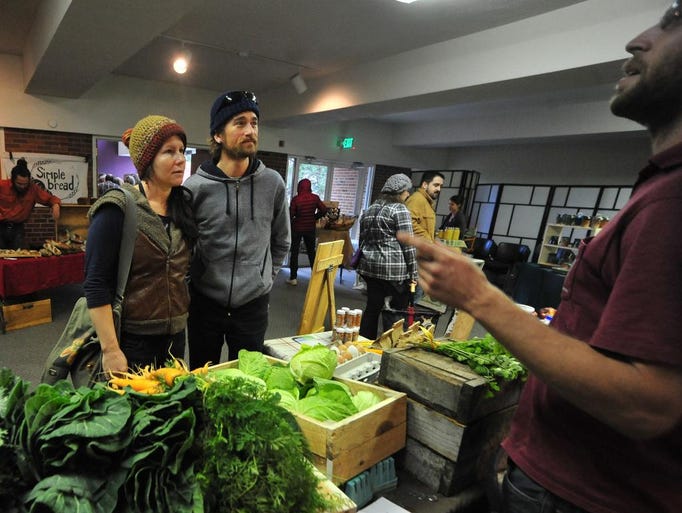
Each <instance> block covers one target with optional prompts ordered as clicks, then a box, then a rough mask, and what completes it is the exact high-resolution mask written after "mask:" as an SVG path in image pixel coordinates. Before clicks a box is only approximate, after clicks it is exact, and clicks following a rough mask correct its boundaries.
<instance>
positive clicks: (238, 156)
mask: <svg viewBox="0 0 682 513" xmlns="http://www.w3.org/2000/svg"><path fill="white" fill-rule="evenodd" d="M257 151H258V143H255V142H254V143H253V150H245V149H243V148H242V147H241V146H240V145H238V144H235V145H233V146H227V145H225V144H223V152H225V154H226V155H227V156H228V157H230V158H231V159H233V160H242V159H245V158H251V157H254V156H255V155H256V152H257Z"/></svg>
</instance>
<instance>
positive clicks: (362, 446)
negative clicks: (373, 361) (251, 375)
mask: <svg viewBox="0 0 682 513" xmlns="http://www.w3.org/2000/svg"><path fill="white" fill-rule="evenodd" d="M268 359H269V360H270V361H271V362H279V363H282V364H284V365H286V364H287V362H285V361H283V360H277V359H275V358H268ZM237 364H238V362H237V361H236V360H235V361H231V362H227V363H223V364H219V365H215V366H213V367H211V369H220V368H229V367H236V366H237ZM334 380H335V381H340V382H342V383H345V384H346V385H347V386H348V387H349V388H350V390H351V391H352V392H353V393H354V394H355V393H357V392H359V391H360V390H368V391H371V392H374V393H376V394H378V395H379V397H381V401H380V402H379V403H377V404H375V405H374V406H372V407H370V408H368V409H366V410H364V411H361V412H360V413H357V414H355V415H352V416H350V417H348V418H346V419H343V420H341V421H338V422H332V421H326V422H321V421H319V420H316V419H313V418H311V417H308V416H306V415H301V414H298V413H294V416H295V418H296V421H297V422H298V425H299V427H300V428H301V431H302V432H303V435H304V436H305V438H306V440H307V441H308V445H309V446H310V450H311V451H312V453H313V463H314V464H315V466H316V467H317V468H318V469H319V470H320V471H321V472H323V473H324V474H325V475H326V476H327V478H328V479H330V480H331V481H332V482H333V483H334V484H341V483H345V482H346V481H348V480H349V479H352V478H353V477H355V476H357V475H358V474H360V473H361V472H363V471H365V470H367V469H368V468H370V467H372V466H373V465H375V464H376V463H378V462H380V461H381V460H384V459H386V458H388V457H389V456H391V455H393V454H395V453H396V452H398V451H399V450H400V449H402V448H403V447H405V438H406V433H407V397H406V394H404V393H402V392H396V391H394V390H389V389H387V388H384V387H380V386H376V385H372V384H369V383H362V382H360V381H352V380H347V379H343V378H334Z"/></svg>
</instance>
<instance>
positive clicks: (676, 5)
mask: <svg viewBox="0 0 682 513" xmlns="http://www.w3.org/2000/svg"><path fill="white" fill-rule="evenodd" d="M681 15H682V11H681V10H680V2H679V0H675V1H674V2H673V3H672V5H671V6H670V7H669V8H668V10H667V11H665V14H663V17H662V18H661V28H666V27H667V26H668V25H670V24H671V23H673V22H674V21H678V20H679V19H680V16H681Z"/></svg>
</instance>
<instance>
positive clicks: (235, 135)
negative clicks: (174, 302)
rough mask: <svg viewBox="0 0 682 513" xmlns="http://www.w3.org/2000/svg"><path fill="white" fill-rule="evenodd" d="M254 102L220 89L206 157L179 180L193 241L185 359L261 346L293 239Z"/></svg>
mask: <svg viewBox="0 0 682 513" xmlns="http://www.w3.org/2000/svg"><path fill="white" fill-rule="evenodd" d="M259 117H260V108H259V106H258V101H257V100H256V96H255V95H254V94H253V93H251V92H248V91H230V92H226V93H223V94H221V95H220V96H218V97H217V98H216V99H215V101H214V102H213V105H212V107H211V113H210V135H211V139H210V144H211V156H212V159H211V160H208V161H206V162H204V163H203V164H201V166H200V167H199V169H198V170H197V172H196V173H195V174H194V175H192V176H191V177H190V178H188V179H187V181H186V182H185V185H186V187H187V188H189V189H190V190H191V191H192V192H193V194H194V212H195V216H196V220H197V224H198V226H199V241H198V244H197V248H196V253H195V257H194V260H193V263H192V267H191V271H190V287H191V295H192V303H191V306H190V315H189V321H188V328H189V329H188V333H189V357H190V366H192V367H199V366H202V365H204V364H205V363H206V362H213V363H218V362H219V361H220V354H221V350H222V347H223V344H224V343H227V345H228V348H229V358H230V359H235V358H236V357H237V354H238V352H239V350H240V349H249V350H252V351H262V350H263V342H264V340H265V331H266V329H267V327H268V308H269V299H270V290H271V289H272V284H273V281H274V278H275V276H276V275H277V273H278V272H279V270H280V268H281V266H282V264H283V263H284V259H285V258H286V255H287V252H288V251H289V246H290V244H291V236H290V226H289V212H288V210H289V209H288V204H287V198H286V188H285V184H284V180H283V179H282V177H281V176H280V175H279V173H278V172H277V171H275V170H273V169H270V168H268V167H266V166H265V165H264V164H263V163H262V162H261V161H260V160H259V159H258V158H256V152H257V150H258V121H259Z"/></svg>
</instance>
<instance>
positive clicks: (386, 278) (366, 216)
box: [357, 173, 417, 340]
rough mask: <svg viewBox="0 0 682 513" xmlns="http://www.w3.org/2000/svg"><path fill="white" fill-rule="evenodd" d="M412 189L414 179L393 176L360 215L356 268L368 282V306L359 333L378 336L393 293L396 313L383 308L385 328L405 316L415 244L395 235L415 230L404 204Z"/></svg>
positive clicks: (414, 272) (414, 271) (413, 273)
mask: <svg viewBox="0 0 682 513" xmlns="http://www.w3.org/2000/svg"><path fill="white" fill-rule="evenodd" d="M411 189H412V181H411V180H410V177H408V176H407V175H404V174H402V173H400V174H396V175H392V176H390V177H389V178H388V180H386V183H385V184H384V186H383V188H382V189H381V194H380V195H379V197H378V198H377V199H376V200H375V201H374V203H372V204H371V205H370V206H369V208H368V209H367V210H366V211H365V212H364V213H363V214H362V217H361V218H360V249H361V250H362V256H361V257H360V262H359V264H358V267H357V272H358V274H360V276H362V278H363V279H364V280H365V282H366V283H367V306H365V312H364V314H363V316H362V320H361V321H360V335H362V336H363V337H366V338H368V339H371V340H373V339H375V338H376V337H377V330H378V325H379V315H380V314H382V309H383V307H384V301H385V299H386V297H389V296H390V298H391V299H390V302H389V304H390V307H391V310H394V311H395V312H397V314H396V313H391V312H386V311H384V312H383V314H382V322H383V330H387V329H388V328H390V327H391V325H392V324H393V323H394V322H395V321H396V320H398V318H400V317H402V316H403V314H404V312H405V311H406V309H407V303H408V300H409V294H410V283H411V282H412V281H415V280H416V279H417V260H416V256H415V251H414V248H413V247H412V246H408V245H404V244H402V243H401V242H399V241H398V239H397V238H396V234H397V233H398V232H399V231H403V232H407V233H412V220H411V217H410V211H409V210H407V207H406V206H405V199H406V198H407V197H408V196H409V195H410V190H411Z"/></svg>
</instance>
